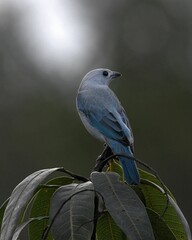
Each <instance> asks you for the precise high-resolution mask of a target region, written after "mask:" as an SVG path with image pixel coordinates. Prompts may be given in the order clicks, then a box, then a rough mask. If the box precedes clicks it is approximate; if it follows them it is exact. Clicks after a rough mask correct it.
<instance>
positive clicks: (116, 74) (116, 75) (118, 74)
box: [111, 72, 122, 79]
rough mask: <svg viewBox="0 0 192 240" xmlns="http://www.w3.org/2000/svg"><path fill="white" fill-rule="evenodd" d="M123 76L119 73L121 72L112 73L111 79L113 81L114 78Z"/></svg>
mask: <svg viewBox="0 0 192 240" xmlns="http://www.w3.org/2000/svg"><path fill="white" fill-rule="evenodd" d="M121 75H122V74H121V73H119V72H112V74H111V78H112V79H113V78H117V77H120V76H121Z"/></svg>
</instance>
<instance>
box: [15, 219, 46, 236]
mask: <svg viewBox="0 0 192 240" xmlns="http://www.w3.org/2000/svg"><path fill="white" fill-rule="evenodd" d="M45 218H47V217H39V218H31V219H29V220H28V221H26V222H23V223H21V224H20V225H19V226H18V227H17V228H16V230H15V232H14V235H13V238H12V239H13V240H17V239H18V238H19V235H20V233H21V232H22V230H23V229H24V228H25V227H26V226H27V225H29V224H30V223H32V222H36V221H42V220H44V219H45ZM39 239H40V238H39Z"/></svg>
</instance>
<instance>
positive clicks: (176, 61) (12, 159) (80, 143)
mask: <svg viewBox="0 0 192 240" xmlns="http://www.w3.org/2000/svg"><path fill="white" fill-rule="evenodd" d="M98 67H107V68H110V69H112V70H117V71H120V72H121V73H122V74H123V76H122V77H121V78H119V79H117V80H116V81H114V82H113V83H112V84H111V87H112V89H113V90H114V91H115V92H116V94H117V95H118V97H119V98H120V100H121V102H122V104H123V106H124V108H125V109H126V112H127V114H128V116H129V119H130V122H131V125H132V128H133V132H134V136H135V150H136V157H137V158H139V159H141V160H143V161H144V162H146V163H147V164H149V165H150V166H152V167H153V168H155V169H156V170H157V171H158V173H159V174H160V176H161V177H162V179H163V180H164V182H165V184H166V185H167V186H168V187H169V188H170V189H171V191H172V192H173V194H174V195H175V197H176V199H177V201H178V204H179V206H180V207H181V209H182V211H183V213H184V215H185V216H186V217H187V220H188V221H189V223H190V224H192V217H191V202H192V187H191V167H192V152H191V150H190V149H191V139H192V127H191V123H192V109H191V104H192V2H191V1H189V0H183V1H177V0H174V1H173V0H157V1H152V0H138V1H135V0H128V1H127V0H121V1H109V0H105V1H102V0H99V1H91V2H90V1H88V0H84V1H82V0H79V1H75V0H65V1H62V0H52V1H46V0H40V1H39V0H1V1H0V166H1V168H0V169H1V170H0V175H1V178H0V179H1V180H0V189H1V194H0V201H1V202H3V201H4V200H5V198H7V197H8V196H9V195H10V193H11V191H12V190H13V188H14V187H15V186H16V184H18V183H19V182H20V181H21V180H22V179H23V178H24V177H26V176H27V175H29V174H30V173H32V172H34V171H36V170H39V169H42V168H49V167H55V166H64V167H65V168H66V169H69V170H71V171H73V172H76V173H78V174H81V175H84V176H89V174H90V171H91V169H92V167H93V166H94V164H95V159H96V157H97V156H98V155H99V154H100V152H101V150H102V148H103V146H102V144H101V143H99V142H97V140H95V139H93V138H92V137H91V136H90V135H89V134H88V133H87V132H86V130H85V129H84V127H83V125H82V123H81V121H80V119H79V116H78V114H77V112H76V107H75V97H76V92H77V89H78V86H79V84H80V81H81V79H82V78H83V76H84V75H85V74H86V73H87V72H88V71H90V70H92V69H94V68H98Z"/></svg>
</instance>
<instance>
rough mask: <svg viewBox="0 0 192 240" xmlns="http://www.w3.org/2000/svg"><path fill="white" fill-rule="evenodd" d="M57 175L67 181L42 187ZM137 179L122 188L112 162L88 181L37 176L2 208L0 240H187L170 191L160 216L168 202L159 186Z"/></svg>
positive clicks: (147, 176) (155, 181)
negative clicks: (23, 238)
mask: <svg viewBox="0 0 192 240" xmlns="http://www.w3.org/2000/svg"><path fill="white" fill-rule="evenodd" d="M58 171H60V172H65V173H68V176H67V175H66V174H65V175H63V174H62V176H59V177H55V178H52V179H50V180H49V181H47V182H46V178H47V177H48V176H50V174H52V173H54V172H58ZM115 172H118V173H119V174H117V173H115ZM140 175H141V184H140V185H139V186H130V185H128V184H126V183H124V182H123V181H122V180H123V175H122V170H121V167H120V166H119V165H118V163H117V162H116V161H112V162H111V163H110V165H109V168H108V169H107V171H106V172H93V173H92V174H91V176H90V180H88V179H85V178H83V177H79V176H77V175H74V174H71V173H69V172H68V171H66V170H64V169H63V168H51V169H44V170H40V171H37V172H35V173H33V174H31V175H29V176H28V177H27V178H25V179H24V180H23V181H22V182H21V183H20V184H19V185H17V186H16V188H15V189H14V191H13V192H12V194H11V196H10V198H9V199H8V200H7V201H6V202H5V203H4V204H3V205H2V206H1V208H0V224H1V235H0V239H1V240H17V239H19V236H20V233H21V232H22V230H23V229H24V228H25V227H28V239H31V240H40V239H42V240H45V239H47V240H53V239H55V240H61V239H66V240H67V239H75V240H86V239H87V240H94V239H97V240H106V239H108V240H110V239H113V240H126V239H129V240H136V239H137V240H138V239H143V240H145V239H147V240H154V239H158V240H163V239H169V240H190V239H191V235H190V229H189V226H188V223H187V221H186V219H185V217H184V216H183V214H182V212H181V210H180V209H179V207H178V205H177V203H176V201H175V199H174V197H173V196H172V194H171V193H170V192H169V190H167V191H168V198H169V205H168V208H167V210H166V212H165V214H163V212H164V209H165V207H166V203H167V197H166V196H165V194H164V193H165V192H164V190H163V189H162V187H161V183H160V182H159V180H158V179H156V178H155V176H153V175H151V174H149V173H147V172H144V171H143V170H140ZM43 183H44V184H43ZM162 214H163V216H162Z"/></svg>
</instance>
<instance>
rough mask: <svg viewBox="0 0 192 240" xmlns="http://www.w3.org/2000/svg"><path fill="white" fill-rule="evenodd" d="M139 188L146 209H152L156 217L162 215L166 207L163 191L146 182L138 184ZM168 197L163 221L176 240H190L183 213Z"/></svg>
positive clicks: (155, 185)
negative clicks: (167, 205) (143, 197)
mask: <svg viewBox="0 0 192 240" xmlns="http://www.w3.org/2000/svg"><path fill="white" fill-rule="evenodd" d="M140 188H141V190H142V192H143V194H144V196H145V200H146V207H147V208H150V209H152V210H153V211H155V212H156V213H157V214H158V215H162V213H163V211H164V209H165V206H166V197H165V195H164V190H163V189H162V188H161V187H160V186H158V185H157V184H155V183H152V182H150V181H148V180H145V181H143V182H142V183H141V184H140ZM168 197H169V207H168V209H167V211H166V213H165V214H164V216H163V220H164V221H165V223H166V224H167V225H168V227H169V228H170V229H171V231H172V232H173V234H174V235H175V237H176V239H182V240H191V233H190V228H189V225H188V223H187V221H186V219H185V217H184V215H183V213H182V212H181V210H180V208H179V207H178V205H177V204H176V202H175V201H174V200H173V198H172V197H171V196H168Z"/></svg>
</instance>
